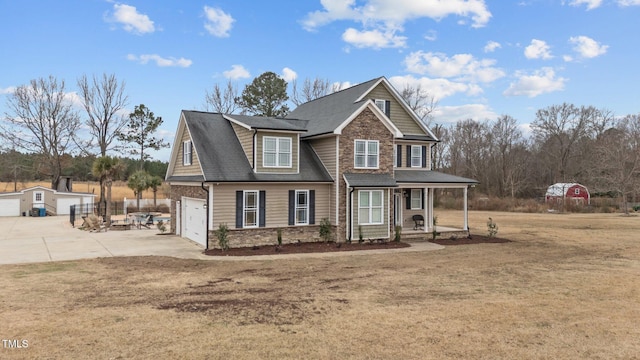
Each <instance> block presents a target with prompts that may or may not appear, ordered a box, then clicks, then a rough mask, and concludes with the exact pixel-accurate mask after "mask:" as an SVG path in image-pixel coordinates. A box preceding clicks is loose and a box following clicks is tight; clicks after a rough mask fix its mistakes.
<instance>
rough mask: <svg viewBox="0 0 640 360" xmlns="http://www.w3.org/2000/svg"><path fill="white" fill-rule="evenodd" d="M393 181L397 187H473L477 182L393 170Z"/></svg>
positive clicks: (439, 175) (419, 171) (427, 171)
mask: <svg viewBox="0 0 640 360" xmlns="http://www.w3.org/2000/svg"><path fill="white" fill-rule="evenodd" d="M394 173H395V179H396V181H397V182H398V185H400V186H402V183H411V184H424V185H429V184H450V185H475V184H478V181H477V180H474V179H469V178H465V177H461V176H455V175H449V174H445V173H441V172H439V171H432V170H395V172H394Z"/></svg>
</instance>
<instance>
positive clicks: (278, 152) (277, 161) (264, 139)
mask: <svg viewBox="0 0 640 360" xmlns="http://www.w3.org/2000/svg"><path fill="white" fill-rule="evenodd" d="M267 140H274V141H275V144H276V149H275V153H273V154H274V155H275V165H267V163H266V159H267V157H266V156H265V155H266V154H267V146H266V143H267ZM284 140H286V141H288V142H289V149H288V151H286V152H285V151H282V150H281V147H280V145H281V142H282V141H284ZM269 153H270V154H271V152H269ZM283 154H289V165H281V164H280V155H283ZM262 167H264V168H283V169H291V168H292V167H293V139H291V138H290V137H286V136H263V137H262Z"/></svg>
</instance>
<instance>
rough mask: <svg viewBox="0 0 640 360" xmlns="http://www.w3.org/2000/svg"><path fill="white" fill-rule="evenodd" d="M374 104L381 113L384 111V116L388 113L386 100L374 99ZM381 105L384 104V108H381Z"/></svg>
mask: <svg viewBox="0 0 640 360" xmlns="http://www.w3.org/2000/svg"><path fill="white" fill-rule="evenodd" d="M373 102H374V103H375V104H376V106H377V107H378V109H380V111H382V113H383V114H386V113H387V101H386V100H384V99H374V100H373ZM380 104H382V106H380Z"/></svg>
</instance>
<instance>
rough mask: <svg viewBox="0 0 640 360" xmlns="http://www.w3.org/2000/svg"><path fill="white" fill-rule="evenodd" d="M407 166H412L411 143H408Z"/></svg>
mask: <svg viewBox="0 0 640 360" xmlns="http://www.w3.org/2000/svg"><path fill="white" fill-rule="evenodd" d="M407 167H411V145H407Z"/></svg>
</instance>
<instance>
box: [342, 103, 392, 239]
mask: <svg viewBox="0 0 640 360" xmlns="http://www.w3.org/2000/svg"><path fill="white" fill-rule="evenodd" d="M356 139H357V140H378V141H379V142H380V143H379V148H378V152H379V155H378V156H379V159H378V165H379V166H378V169H355V168H354V165H355V158H354V156H355V155H354V152H355V142H354V141H355V140H356ZM393 146H394V136H393V133H391V131H389V129H387V127H386V126H385V125H384V124H383V123H382V121H381V120H380V119H379V118H378V117H377V116H376V115H375V114H374V113H373V111H371V110H370V109H368V108H367V109H365V110H364V111H362V112H361V113H360V114H359V115H358V116H357V117H356V118H355V119H353V121H351V123H349V125H347V126H346V127H345V128H344V129H343V130H342V134H341V135H340V146H339V152H340V153H339V156H338V158H339V159H340V160H339V161H340V164H339V169H340V174H338V176H337V178H338V181H340V194H339V196H338V199H339V205H338V211H339V218H340V224H339V226H338V229H337V231H338V239H346V238H347V237H348V235H347V225H348V222H347V199H346V191H347V190H346V189H347V184H346V182H345V181H344V178H343V176H342V175H343V174H344V173H352V174H357V173H365V174H389V175H391V176H392V177H393V176H394V173H393ZM384 199H385V203H384V204H385V208H389V219H388V223H389V226H390V229H389V233H390V234H391V236H393V231H392V228H391V227H392V226H393V225H392V223H393V221H392V219H393V201H392V199H390V200H391V201H389V202H390V204H389V203H387V196H386V193H385V196H384ZM352 240H353V239H352Z"/></svg>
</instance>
